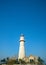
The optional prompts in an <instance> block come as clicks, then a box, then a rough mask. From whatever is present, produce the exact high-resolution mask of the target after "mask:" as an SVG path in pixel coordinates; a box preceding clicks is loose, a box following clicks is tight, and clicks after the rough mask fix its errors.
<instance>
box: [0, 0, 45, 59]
mask: <svg viewBox="0 0 46 65" xmlns="http://www.w3.org/2000/svg"><path fill="white" fill-rule="evenodd" d="M21 33H23V34H24V36H25V41H26V42H25V50H26V56H29V55H30V54H32V55H36V56H40V57H42V58H43V59H46V0H0V58H4V57H11V56H14V55H15V56H17V55H18V51H19V38H20V35H21Z"/></svg>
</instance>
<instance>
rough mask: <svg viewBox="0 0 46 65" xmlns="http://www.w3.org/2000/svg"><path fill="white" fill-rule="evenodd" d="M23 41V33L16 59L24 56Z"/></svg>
mask: <svg viewBox="0 0 46 65" xmlns="http://www.w3.org/2000/svg"><path fill="white" fill-rule="evenodd" d="M24 42H25V40H24V35H23V34H21V36H20V46H19V56H18V59H23V58H24V57H25V49H24Z"/></svg>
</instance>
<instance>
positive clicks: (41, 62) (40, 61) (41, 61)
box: [38, 57, 44, 65]
mask: <svg viewBox="0 0 46 65" xmlns="http://www.w3.org/2000/svg"><path fill="white" fill-rule="evenodd" d="M38 64H41V65H43V64H44V61H43V60H42V59H41V58H40V57H39V58H38Z"/></svg>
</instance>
